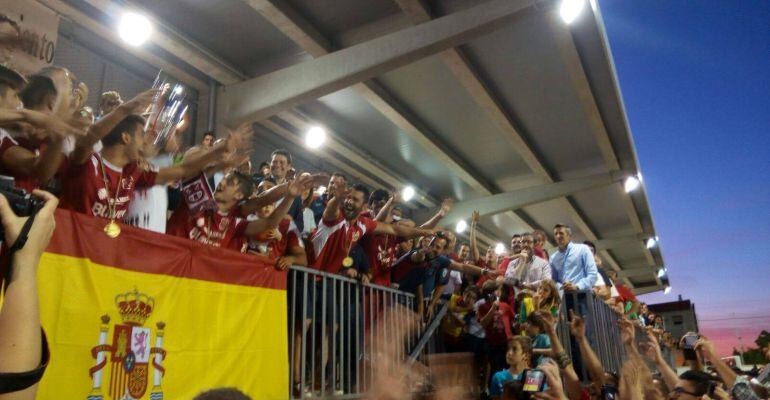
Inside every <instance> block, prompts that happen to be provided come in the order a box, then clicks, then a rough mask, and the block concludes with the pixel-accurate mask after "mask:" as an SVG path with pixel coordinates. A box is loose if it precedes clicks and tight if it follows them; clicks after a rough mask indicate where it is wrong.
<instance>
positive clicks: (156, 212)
mask: <svg viewBox="0 0 770 400" xmlns="http://www.w3.org/2000/svg"><path fill="white" fill-rule="evenodd" d="M150 162H151V163H152V164H153V165H154V166H155V167H156V168H166V167H170V166H171V164H172V163H173V155H171V154H161V155H159V156H157V157H154V158H152V159H151V160H150ZM167 210H168V190H167V188H166V185H155V186H153V187H151V188H149V189H146V190H137V191H136V192H135V193H134V198H133V199H131V203H130V204H129V205H128V213H127V214H126V218H125V222H126V223H128V224H130V225H133V226H136V227H139V228H143V229H147V230H151V231H154V232H160V233H166V220H167V218H166V217H167Z"/></svg>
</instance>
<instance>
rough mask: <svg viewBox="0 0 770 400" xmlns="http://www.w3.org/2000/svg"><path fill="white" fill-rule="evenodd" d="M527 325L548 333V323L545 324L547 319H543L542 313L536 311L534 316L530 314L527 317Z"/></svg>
mask: <svg viewBox="0 0 770 400" xmlns="http://www.w3.org/2000/svg"><path fill="white" fill-rule="evenodd" d="M527 323H529V324H530V325H534V326H536V327H537V328H538V329H540V332H541V333H543V332H545V331H546V324H547V322H545V319H543V314H542V311H535V312H533V313H532V314H529V315H528V316H527Z"/></svg>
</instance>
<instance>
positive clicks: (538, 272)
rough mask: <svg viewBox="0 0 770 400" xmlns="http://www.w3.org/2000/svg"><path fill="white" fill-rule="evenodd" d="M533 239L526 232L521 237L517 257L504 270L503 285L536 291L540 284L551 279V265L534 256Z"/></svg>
mask: <svg viewBox="0 0 770 400" xmlns="http://www.w3.org/2000/svg"><path fill="white" fill-rule="evenodd" d="M534 245H535V240H534V237H533V236H532V234H531V233H529V232H527V233H524V234H523V235H521V252H520V253H519V257H517V258H514V259H513V260H511V261H510V262H509V263H508V266H507V267H506V269H505V283H506V284H508V285H514V286H516V287H518V288H521V289H528V290H537V288H538V286H540V283H541V282H542V281H544V280H546V279H551V265H550V264H549V263H548V261H546V260H544V259H542V258H540V257H538V256H536V255H535V253H534V250H533V246H534Z"/></svg>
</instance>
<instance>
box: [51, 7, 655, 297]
mask: <svg viewBox="0 0 770 400" xmlns="http://www.w3.org/2000/svg"><path fill="white" fill-rule="evenodd" d="M41 2H43V3H48V4H49V6H50V5H51V4H53V6H52V8H55V6H56V5H57V4H58V5H60V4H61V3H64V4H67V5H69V6H70V8H72V7H75V4H77V3H80V2H76V1H74V0H65V1H62V0H41ZM86 2H87V3H89V5H88V7H89V8H93V9H95V10H97V11H100V12H102V13H104V14H105V15H108V14H114V13H115V12H116V10H115V8H116V7H117V8H120V7H124V8H125V7H132V6H137V7H139V8H140V9H141V10H143V11H144V12H146V13H148V14H150V15H151V16H152V18H153V19H154V20H155V21H156V22H157V23H158V24H160V27H159V30H160V31H161V32H162V33H163V34H164V35H165V38H164V39H153V46H157V47H159V48H161V49H162V50H163V51H165V52H168V53H170V54H173V55H175V56H176V57H175V59H174V60H172V61H173V62H175V63H184V64H186V65H182V66H180V68H184V69H194V70H195V72H196V73H195V74H194V75H195V76H199V75H203V76H207V77H210V79H213V80H214V81H216V82H218V84H219V85H220V89H219V90H218V92H219V93H218V96H217V97H218V100H217V105H218V106H219V113H218V115H216V119H217V123H220V124H221V123H224V122H226V118H227V116H226V115H225V112H224V110H225V108H222V106H221V105H220V103H226V102H228V101H241V102H243V101H244V100H245V99H246V100H249V101H248V103H249V104H251V103H252V102H251V100H264V97H262V98H260V96H268V97H269V96H270V92H269V90H268V92H267V93H252V94H249V95H250V96H254V97H253V98H248V99H247V98H245V97H239V96H240V95H238V96H236V95H235V94H233V93H234V92H233V91H232V90H231V89H230V88H232V87H235V86H232V85H236V84H238V85H240V84H241V82H244V81H249V82H247V83H250V82H251V81H250V80H252V79H254V78H258V77H260V76H265V75H266V74H268V73H271V72H275V74H272V75H270V76H271V77H273V76H275V77H279V76H284V77H291V76H292V75H291V74H292V73H293V71H291V70H290V69H291V68H292V67H297V66H299V65H302V64H305V66H306V67H307V69H306V70H305V71H306V72H307V71H310V72H311V73H312V72H313V71H315V70H314V68H320V67H317V65H320V64H309V63H311V62H313V60H317V61H321V59H324V60H329V61H330V63H329V64H328V65H335V64H334V62H339V63H340V65H341V66H344V65H343V64H345V63H344V61H345V60H344V57H343V56H342V55H343V54H347V53H345V52H346V51H348V50H352V49H354V47H355V48H360V49H363V50H367V49H374V47H373V46H372V45H371V44H372V43H373V42H372V40H374V39H378V38H379V39H381V38H385V37H387V36H388V35H396V34H398V33H399V32H406V30H408V29H416V28H419V27H429V26H430V27H431V29H433V28H432V27H433V26H436V27H437V28H436V29H437V30H438V29H439V28H438V26H439V24H438V23H439V22H440V21H442V20H445V18H442V17H445V16H452V15H455V16H456V15H459V13H462V12H464V11H473V10H475V9H481V8H485V7H487V6H489V9H492V8H494V6H495V5H496V4H502V3H503V1H502V0H431V1H427V2H426V1H420V0H365V1H363V0H344V1H341V0H164V1H154V0H134V2H130V1H129V2H120V4H118V2H113V1H111V0H86ZM515 2H516V0H511V1H510V2H509V3H515ZM519 2H521V3H522V4H524V3H525V2H524V1H523V0H520V1H519ZM531 3H536V4H534V5H531V4H526V5H524V7H525V9H524V10H523V11H518V12H516V13H515V15H513V17H511V18H508V19H506V20H505V22H504V23H503V22H496V25H495V27H494V28H489V29H487V30H489V32H486V31H485V32H482V33H476V34H472V35H471V34H468V35H465V34H464V33H462V32H461V33H462V34H460V35H459V36H457V37H456V40H455V41H453V42H452V43H451V45H446V44H444V45H443V47H439V46H438V45H436V46H432V47H430V50H429V51H427V50H426V51H424V52H423V53H421V55H420V56H419V57H417V58H416V59H409V61H408V62H405V63H401V64H398V65H396V64H394V65H393V66H389V67H387V68H386V67H384V66H380V67H378V68H373V69H371V70H370V71H369V72H370V73H369V74H368V75H361V76H363V77H364V78H363V79H360V80H357V81H355V82H360V83H355V82H354V84H350V85H345V86H347V87H344V86H343V87H339V88H336V87H335V88H334V90H331V89H329V90H326V91H322V92H319V91H316V92H314V93H315V94H318V93H320V95H314V96H310V95H307V94H306V95H304V96H302V97H297V98H296V99H297V100H296V101H294V102H293V103H292V104H288V105H287V106H283V107H282V108H281V109H280V111H279V112H275V113H273V114H271V115H272V116H270V117H268V118H262V119H260V120H258V121H253V122H256V123H257V124H258V127H259V129H258V136H259V137H258V141H257V146H256V149H255V160H259V161H261V160H264V159H266V158H267V156H268V155H269V153H270V151H271V150H272V149H273V148H275V147H278V146H280V147H285V148H287V149H289V150H290V151H292V152H293V153H294V154H296V156H297V158H298V161H297V164H299V166H301V167H312V168H320V169H324V170H327V171H329V172H334V171H338V170H341V171H342V172H346V173H348V174H350V175H352V176H354V177H355V178H356V179H358V180H361V181H363V182H364V183H367V184H370V185H379V186H382V187H394V186H399V185H405V184H407V183H410V184H413V185H414V186H415V187H417V188H419V189H420V191H421V195H422V196H423V197H424V199H423V200H421V201H419V202H414V201H413V203H415V205H414V206H415V207H416V209H415V212H416V213H417V214H418V215H419V213H420V212H421V211H422V212H423V213H427V212H428V210H429V209H430V207H431V206H435V205H437V204H438V203H440V199H442V198H445V197H452V198H454V199H456V201H458V202H459V204H462V202H469V203H468V207H471V206H472V202H474V201H478V200H479V199H483V198H486V197H489V196H491V195H495V194H500V193H514V194H515V193H517V192H519V191H522V190H530V192H531V193H532V196H535V197H533V199H535V200H533V201H530V202H527V203H526V204H523V205H521V206H520V207H516V208H514V209H506V208H505V204H496V205H495V206H494V207H491V208H490V210H492V211H490V212H488V213H483V214H485V215H484V216H483V217H482V222H481V228H482V232H483V234H484V235H483V236H482V239H484V241H485V242H487V244H493V243H495V242H502V243H507V242H508V240H509V238H510V236H511V235H512V234H514V233H520V232H523V231H525V230H532V229H542V230H544V231H546V232H547V233H548V234H549V235H550V232H551V227H552V226H553V225H554V224H556V223H566V224H568V225H570V226H572V228H573V233H574V240H575V241H582V240H592V241H594V242H596V243H597V245H598V247H599V248H600V249H601V256H602V259H603V261H604V263H605V265H606V266H608V267H609V268H611V269H615V270H618V271H621V272H620V275H621V276H622V277H624V278H625V279H627V282H628V283H629V284H631V285H632V286H633V287H634V288H635V290H636V292H637V293H646V292H650V291H655V290H662V289H663V282H661V281H660V279H658V278H657V275H656V274H657V270H658V268H660V267H662V266H663V265H664V261H663V257H662V254H661V251H660V246H659V245H658V246H656V247H653V248H652V249H647V248H646V246H645V241H646V239H647V238H650V237H656V233H655V227H654V224H653V220H652V215H651V211H650V208H649V204H648V200H647V195H646V193H645V190H644V185H642V186H641V187H640V189H639V190H637V191H635V192H632V193H631V194H626V193H625V191H624V190H623V184H622V179H623V178H624V177H626V176H630V175H638V174H640V169H639V165H638V160H637V157H636V152H635V149H634V144H633V140H632V137H631V133H630V129H629V127H628V122H627V119H626V114H625V110H624V106H623V101H622V96H621V94H620V89H619V85H618V82H617V77H616V74H615V70H614V65H613V61H612V56H611V53H610V49H609V45H608V42H607V39H606V35H605V32H604V26H603V22H602V19H601V13H600V10H599V8H598V4H597V3H596V1H595V0H592V1H587V2H586V6H585V7H584V10H583V12H582V14H581V15H580V16H579V17H578V19H576V20H575V21H574V22H573V23H572V24H571V25H566V24H564V23H563V22H562V21H561V19H560V18H559V16H558V3H557V2H550V1H534V0H533V1H532V2H531ZM501 9H502V8H501ZM62 13H64V12H62ZM89 16H91V17H93V10H90V11H89V13H88V16H86V17H89ZM95 19H97V20H98V18H95ZM431 24H433V25H431ZM469 24H470V22H469ZM469 27H470V25H469ZM426 29H427V28H426ZM469 29H470V28H469ZM410 32H412V31H410ZM414 32H417V31H416V30H415V31H414ZM417 39H419V38H417ZM351 46H354V47H351ZM426 48H427V47H426ZM343 49H344V50H343ZM383 49H384V50H383ZM372 51H373V50H372ZM377 51H378V52H379V53H377V52H374V53H372V54H384V53H383V52H388V51H392V52H393V54H396V53H397V52H399V51H400V49H394V48H388V47H382V48H380V49H379V50H377ZM358 54H365V53H358ZM396 55H397V54H396ZM335 57H336V58H335ZM148 62H151V63H152V61H148ZM276 71H277V72H276ZM319 71H320V70H319ZM280 73H284V74H283V75H280ZM298 78H303V77H298ZM282 79H283V78H282ZM299 80H303V82H301V83H299V84H297V85H299V86H301V85H305V84H306V85H308V87H309V86H310V85H311V84H312V82H309V79H308V80H307V81H308V82H304V81H305V80H304V79H299ZM295 81H296V80H295ZM279 83H280V82H279ZM289 83H291V84H294V83H296V82H287V86H288V85H289ZM330 87H331V86H330ZM300 89H301V88H300ZM271 90H272V89H271ZM268 101H269V99H268ZM263 102H264V101H263ZM255 107H256V106H255ZM310 124H320V125H323V126H324V127H326V128H327V129H328V131H329V134H330V136H331V137H333V138H334V139H335V142H334V143H333V145H330V146H328V148H326V149H324V153H322V154H321V153H316V152H313V151H310V150H307V149H303V148H302V145H301V140H300V138H301V135H302V133H303V132H304V130H305V129H306V126H308V125H310ZM588 178H591V179H599V178H601V179H603V180H601V182H602V183H600V184H597V183H592V184H591V185H588V186H585V187H580V189H579V190H574V188H573V189H571V191H566V192H564V193H558V195H554V194H551V195H548V196H546V195H542V196H541V197H542V198H541V199H539V200H537V194H538V193H541V192H542V193H545V192H546V191H545V190H544V191H541V190H540V188H548V187H551V186H552V185H554V184H556V183H558V182H567V181H573V180H580V179H588ZM597 182H598V181H597ZM511 199H515V195H514V196H513V197H507V198H505V199H503V198H502V197H501V200H499V201H498V203H500V202H501V201H508V202H510V201H511ZM514 203H515V202H513V203H510V204H514ZM490 204H491V203H490ZM460 208H461V209H463V210H464V208H462V207H460ZM464 218H469V215H467V216H465V217H464Z"/></svg>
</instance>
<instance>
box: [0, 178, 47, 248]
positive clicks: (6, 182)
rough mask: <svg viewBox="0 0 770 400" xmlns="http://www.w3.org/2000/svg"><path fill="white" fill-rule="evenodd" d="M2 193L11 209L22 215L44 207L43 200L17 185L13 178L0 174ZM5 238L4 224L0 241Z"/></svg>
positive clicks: (0, 228)
mask: <svg viewBox="0 0 770 400" xmlns="http://www.w3.org/2000/svg"><path fill="white" fill-rule="evenodd" d="M0 194H2V195H3V196H5V198H6V199H7V200H8V204H9V205H10V206H11V210H13V212H14V213H15V214H16V215H18V216H20V217H29V216H30V215H32V214H35V213H36V212H38V211H39V210H40V208H42V207H43V202H42V201H40V200H38V199H36V198H34V197H32V195H31V194H29V193H27V192H26V191H25V190H24V189H19V188H17V187H15V186H14V180H13V178H9V177H6V176H0ZM4 240H5V231H3V228H2V226H0V241H4ZM10 244H12V243H10ZM10 244H9V245H10Z"/></svg>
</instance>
